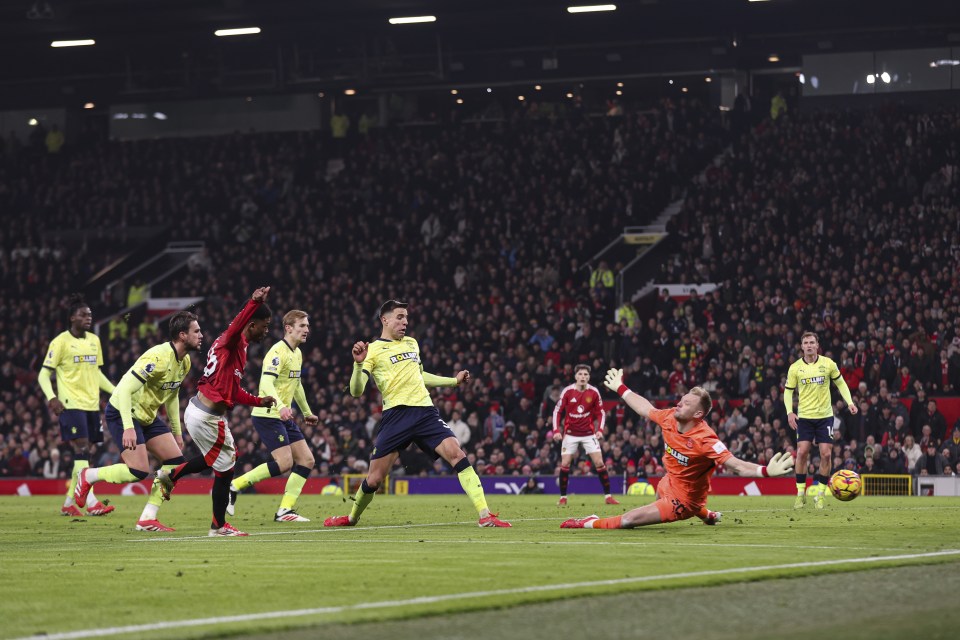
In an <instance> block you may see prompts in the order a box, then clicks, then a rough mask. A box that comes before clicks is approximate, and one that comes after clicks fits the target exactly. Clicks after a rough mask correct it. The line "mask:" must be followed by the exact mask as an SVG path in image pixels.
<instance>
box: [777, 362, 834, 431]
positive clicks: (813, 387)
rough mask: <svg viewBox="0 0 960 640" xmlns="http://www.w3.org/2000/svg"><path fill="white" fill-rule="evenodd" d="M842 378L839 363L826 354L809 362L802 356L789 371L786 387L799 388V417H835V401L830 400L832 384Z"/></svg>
mask: <svg viewBox="0 0 960 640" xmlns="http://www.w3.org/2000/svg"><path fill="white" fill-rule="evenodd" d="M838 378H840V369H838V368H837V363H836V362H834V361H833V360H831V359H830V358H828V357H826V356H817V359H816V360H815V361H814V362H813V363H810V364H808V363H807V362H805V361H804V359H803V358H800V359H799V360H797V361H796V362H794V363H793V364H792V365H790V370H789V371H788V372H787V384H786V388H787V389H790V390H797V393H798V394H799V396H800V403H799V407H798V408H797V417H799V418H809V419H811V420H818V419H821V418H831V417H833V402H832V401H831V400H830V384H831V383H835V382H836V381H837V380H838Z"/></svg>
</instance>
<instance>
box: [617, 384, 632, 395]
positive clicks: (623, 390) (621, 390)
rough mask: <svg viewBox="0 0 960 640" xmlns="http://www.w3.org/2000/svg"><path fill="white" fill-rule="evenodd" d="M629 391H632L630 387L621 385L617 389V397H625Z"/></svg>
mask: <svg viewBox="0 0 960 640" xmlns="http://www.w3.org/2000/svg"><path fill="white" fill-rule="evenodd" d="M629 391H630V387H628V386H627V385H625V384H623V383H621V384H620V386H619V387H617V395H618V396H620V397H621V398H622V397H623V396H625V395H626V394H627V392H629Z"/></svg>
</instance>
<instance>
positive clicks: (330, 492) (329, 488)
mask: <svg viewBox="0 0 960 640" xmlns="http://www.w3.org/2000/svg"><path fill="white" fill-rule="evenodd" d="M320 495H324V496H342V495H343V489H341V488H340V487H338V486H337V485H335V484H333V483H332V482H331V483H330V484H328V485H324V487H323V489H320Z"/></svg>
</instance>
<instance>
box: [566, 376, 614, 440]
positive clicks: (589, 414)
mask: <svg viewBox="0 0 960 640" xmlns="http://www.w3.org/2000/svg"><path fill="white" fill-rule="evenodd" d="M564 415H566V417H567V419H566V420H563V416H564ZM594 419H596V421H597V425H598V426H597V427H594ZM561 420H563V430H562V431H561V433H563V435H570V436H576V437H581V438H582V437H584V436H592V435H593V434H594V433H600V432H601V431H603V425H604V423H605V422H606V414H604V412H603V401H602V400H601V399H600V392H599V391H598V390H597V388H596V387H594V386H592V385H587V388H586V389H584V390H583V391H577V385H575V384H572V385H570V386H569V387H567V388H565V389H564V390H563V392H561V393H560V400H559V401H558V402H557V406H556V407H554V409H553V429H554V431H558V430H560V423H561Z"/></svg>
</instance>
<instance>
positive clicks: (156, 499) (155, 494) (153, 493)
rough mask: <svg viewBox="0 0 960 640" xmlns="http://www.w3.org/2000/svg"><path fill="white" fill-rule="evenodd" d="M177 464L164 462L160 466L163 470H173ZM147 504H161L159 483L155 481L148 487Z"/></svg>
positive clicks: (161, 497)
mask: <svg viewBox="0 0 960 640" xmlns="http://www.w3.org/2000/svg"><path fill="white" fill-rule="evenodd" d="M178 466H179V465H175V464H165V465H163V466H162V467H160V468H161V469H163V470H164V471H173V470H174V469H176V468H177V467H178ZM147 504H152V505H154V506H157V507H159V506H160V505H161V504H163V496H162V495H161V494H160V485H159V484H157V483H156V482H154V483H153V486H151V487H150V497H149V498H147Z"/></svg>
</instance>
